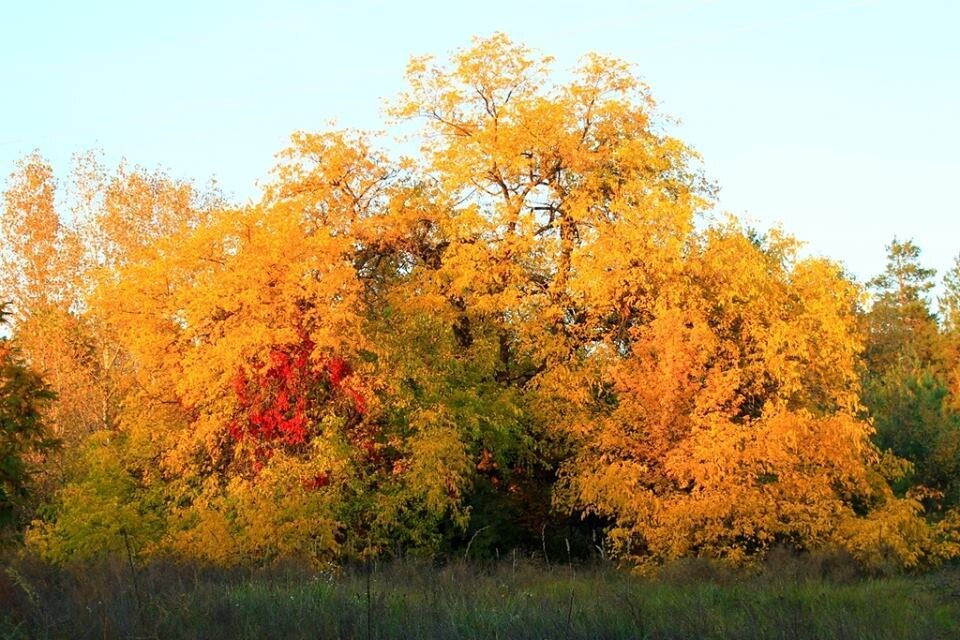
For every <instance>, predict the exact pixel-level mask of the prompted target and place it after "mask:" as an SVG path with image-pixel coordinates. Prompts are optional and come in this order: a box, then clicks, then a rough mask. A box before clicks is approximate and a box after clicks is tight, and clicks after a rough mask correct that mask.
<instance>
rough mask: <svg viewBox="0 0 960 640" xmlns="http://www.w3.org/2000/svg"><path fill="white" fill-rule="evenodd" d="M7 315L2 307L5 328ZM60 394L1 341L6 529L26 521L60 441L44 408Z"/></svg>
mask: <svg viewBox="0 0 960 640" xmlns="http://www.w3.org/2000/svg"><path fill="white" fill-rule="evenodd" d="M6 316H7V312H6V306H5V305H0V326H2V325H3V324H4V323H5V321H6ZM54 398H55V395H54V393H53V392H52V391H51V390H50V388H49V387H48V386H47V385H46V383H45V382H44V381H43V380H42V379H41V378H40V376H39V375H37V374H36V373H35V372H34V371H32V370H31V369H30V368H29V367H27V366H26V365H25V364H24V363H23V361H22V360H21V359H20V357H19V354H18V353H17V350H16V349H15V348H14V346H13V345H12V344H11V343H10V341H9V340H8V339H5V338H4V339H0V532H7V531H9V530H11V529H13V530H18V529H19V528H20V526H21V525H23V524H24V522H23V507H24V506H25V505H26V504H27V501H28V498H29V497H30V490H31V488H32V483H33V477H34V474H35V473H36V462H37V460H38V459H39V458H40V457H42V456H43V454H44V453H45V452H47V451H49V450H51V449H53V448H54V447H56V446H57V444H58V443H57V441H56V440H55V439H53V438H51V437H50V436H49V434H48V433H47V429H46V426H45V424H44V421H43V410H44V408H45V407H46V406H47V405H48V404H49V403H50V402H51V401H52V400H53V399H54Z"/></svg>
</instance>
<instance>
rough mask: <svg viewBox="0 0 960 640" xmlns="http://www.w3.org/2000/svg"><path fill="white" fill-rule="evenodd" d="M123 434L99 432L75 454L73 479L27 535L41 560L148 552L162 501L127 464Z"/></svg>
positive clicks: (156, 531)
mask: <svg viewBox="0 0 960 640" xmlns="http://www.w3.org/2000/svg"><path fill="white" fill-rule="evenodd" d="M125 440H126V438H125V436H124V435H123V434H119V433H111V432H107V431H101V432H98V433H96V434H94V435H92V436H91V437H90V438H89V439H88V440H87V442H86V443H85V445H84V447H83V449H81V450H80V451H79V452H77V454H78V455H77V458H76V459H75V460H74V462H73V466H74V468H73V469H72V470H71V476H72V478H73V481H72V482H70V483H69V484H68V485H67V486H65V487H64V488H63V489H62V490H61V491H60V492H59V493H58V495H57V502H56V503H55V504H52V505H49V506H48V507H47V510H48V511H49V512H50V514H51V515H50V516H49V517H48V518H47V519H46V520H45V521H40V522H37V523H35V526H34V527H33V528H31V529H30V530H29V531H28V532H27V542H28V543H29V544H30V545H31V546H32V547H33V548H34V549H36V550H37V551H39V552H40V553H41V555H43V556H44V557H46V558H48V559H50V560H55V561H58V562H64V561H66V560H86V559H89V558H95V557H98V556H103V555H108V554H126V553H129V552H132V553H134V554H140V553H141V552H143V551H146V550H149V547H150V545H151V544H152V543H154V542H155V541H156V540H157V539H158V537H159V535H160V533H161V531H162V529H163V517H162V513H163V512H162V507H163V501H162V499H161V498H160V496H159V495H158V494H157V490H156V488H154V489H153V490H149V489H144V488H143V486H142V484H141V482H140V481H139V480H138V478H137V475H139V472H138V470H137V469H136V467H135V466H133V465H131V464H130V460H129V458H130V453H129V451H130V449H128V448H127V447H126V446H125V444H126V443H125Z"/></svg>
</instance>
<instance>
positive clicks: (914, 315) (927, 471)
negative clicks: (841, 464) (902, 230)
mask: <svg viewBox="0 0 960 640" xmlns="http://www.w3.org/2000/svg"><path fill="white" fill-rule="evenodd" d="M888 252H889V253H888V262H887V269H886V271H885V272H884V273H883V274H880V275H879V276H877V277H876V278H874V279H873V280H871V281H870V287H871V288H873V290H874V292H875V294H874V295H875V299H874V301H873V305H872V307H871V308H870V310H869V312H868V313H867V314H866V317H865V322H866V325H867V350H866V365H867V366H866V369H865V372H864V394H863V400H864V404H865V405H866V408H867V410H868V411H869V414H870V415H871V416H872V418H873V421H874V426H875V428H876V435H875V438H874V440H875V441H876V443H877V445H878V446H879V447H881V448H882V449H884V450H888V451H890V452H891V453H893V454H894V455H896V456H898V457H900V458H903V459H904V460H907V461H908V462H909V463H910V464H911V465H912V469H911V472H910V473H908V474H907V475H906V476H905V477H904V478H902V479H901V480H900V482H899V483H898V484H899V488H900V490H901V491H907V490H908V489H909V490H910V491H912V492H913V493H915V494H918V495H922V496H923V497H924V500H923V502H924V504H925V505H926V506H927V507H928V509H930V510H942V509H944V508H949V507H953V506H956V505H958V504H960V502H958V501H960V493H958V487H957V485H956V480H955V478H956V473H957V471H958V470H960V431H958V426H960V415H958V414H957V413H956V412H955V411H954V410H952V409H951V407H950V395H949V389H948V381H949V376H950V371H949V368H950V367H949V361H950V356H949V333H948V332H946V331H945V332H941V330H940V326H939V325H938V323H937V318H936V316H935V315H934V314H933V312H932V311H931V309H930V301H929V297H928V296H929V292H930V291H931V290H932V289H933V276H934V271H933V270H932V269H927V268H924V267H923V266H921V264H920V261H919V258H920V249H919V248H918V247H917V246H916V245H914V244H913V243H912V242H910V241H907V242H904V243H901V242H898V241H897V240H896V239H894V241H893V242H892V243H891V244H890V245H889V247H888ZM947 280H948V283H947V284H948V285H949V274H948V278H947ZM946 300H947V302H946V304H944V303H943V302H942V303H941V306H942V307H943V309H942V311H945V312H946V313H945V317H944V320H945V322H948V321H949V313H950V312H949V309H950V306H949V288H948V289H947V298H946ZM945 326H946V325H945Z"/></svg>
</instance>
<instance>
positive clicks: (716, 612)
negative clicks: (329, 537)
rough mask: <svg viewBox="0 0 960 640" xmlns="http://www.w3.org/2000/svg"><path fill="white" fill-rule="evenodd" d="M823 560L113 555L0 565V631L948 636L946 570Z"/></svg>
mask: <svg viewBox="0 0 960 640" xmlns="http://www.w3.org/2000/svg"><path fill="white" fill-rule="evenodd" d="M833 564H837V563H836V562H834V563H833ZM833 564H831V562H824V561H823V560H822V559H821V560H815V559H806V560H794V559H783V558H779V559H775V560H774V561H773V562H772V563H771V565H770V566H768V567H767V568H766V569H765V570H764V571H762V572H760V573H756V574H753V575H749V576H747V575H742V574H736V573H732V572H730V571H727V570H725V569H723V567H718V566H716V565H711V564H710V563H705V562H700V561H692V562H684V563H678V564H677V565H675V566H672V567H668V568H667V569H666V570H665V571H664V573H663V575H662V576H661V578H660V579H658V580H644V579H640V578H637V577H635V576H633V575H630V574H628V573H625V572H621V571H617V570H615V569H613V568H611V567H609V566H595V565H593V566H579V567H569V566H567V567H559V566H551V567H548V566H543V565H542V564H536V563H530V562H519V563H513V562H509V561H508V562H503V563H501V564H497V565H479V564H463V563H457V564H450V565H447V566H443V567H437V566H434V565H431V564H428V563H418V562H412V561H405V562H393V563H390V564H387V565H376V566H372V567H370V570H369V572H368V571H367V570H366V568H364V567H354V568H347V569H345V570H343V571H341V572H336V573H334V572H321V571H313V570H307V569H304V568H302V567H298V566H296V565H293V564H291V565H287V566H282V567H273V568H271V569H264V570H255V571H251V570H239V569H237V570H225V569H217V568H204V567H199V566H194V565H184V564H178V563H176V562H170V561H166V562H159V561H157V562H153V563H150V564H148V565H146V566H141V567H138V568H137V570H136V580H134V577H133V574H132V573H131V569H130V567H129V565H127V564H125V563H124V561H123V560H122V559H116V560H114V561H103V562H100V563H98V564H96V565H88V566H83V567H81V566H77V567H71V568H68V569H58V568H55V567H50V566H47V565H43V564H40V563H37V562H36V561H30V560H25V559H18V560H15V561H9V562H7V563H6V565H5V567H4V569H3V570H2V571H0V620H2V621H0V637H5V638H71V639H74V638H76V639H83V638H90V639H94V638H96V639H102V638H144V639H145V638H163V639H164V640H166V639H175V638H231V639H233V638H237V639H240V638H310V639H316V638H363V639H365V638H518V639H523V638H531V639H532V638H538V639H543V638H657V639H669V638H744V639H749V638H764V639H768V638H784V639H804V638H811V639H813V638H817V639H829V638H844V639H855V638H891V639H893V638H897V639H901V638H906V639H909V638H930V639H934V638H936V639H940V638H950V637H960V571H958V570H956V569H953V570H946V571H943V572H940V573H936V574H931V575H927V576H920V577H893V578H864V577H862V576H857V575H854V574H852V573H851V572H850V571H849V570H848V568H844V567H843V566H842V565H843V563H842V562H840V563H839V564H840V565H841V567H840V570H839V571H838V570H837V569H836V567H835V566H833ZM368 585H369V591H368ZM138 593H139V601H138ZM368 593H369V595H368Z"/></svg>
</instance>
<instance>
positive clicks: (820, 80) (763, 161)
mask: <svg viewBox="0 0 960 640" xmlns="http://www.w3.org/2000/svg"><path fill="white" fill-rule="evenodd" d="M494 31H504V32H506V33H507V34H508V35H509V36H510V37H512V38H514V39H515V40H519V41H522V42H525V43H526V44H528V45H530V46H532V47H535V48H538V49H540V50H541V51H543V52H544V53H549V54H552V55H554V56H556V57H557V59H558V65H559V66H561V67H567V66H570V65H572V64H573V63H574V62H575V61H576V59H577V58H578V57H579V56H580V55H582V54H583V53H586V52H588V51H599V52H601V53H606V54H612V55H615V56H618V57H621V58H624V59H626V60H628V61H631V62H633V63H635V64H636V68H637V70H638V72H639V73H640V75H641V76H642V77H643V78H644V79H645V80H646V81H647V82H648V83H649V84H650V85H651V87H652V89H653V93H654V96H655V97H656V98H657V99H658V101H659V103H660V105H661V108H662V110H663V111H664V112H666V113H668V114H670V115H672V116H675V117H677V118H680V119H681V120H682V124H681V125H680V126H679V127H678V128H677V129H676V134H677V135H679V136H680V137H681V138H683V139H684V140H685V141H687V142H688V143H690V144H692V145H693V146H694V147H696V148H697V149H698V150H699V151H700V152H701V153H702V154H703V156H704V162H705V167H706V170H707V173H708V175H709V176H710V177H711V178H713V179H714V180H715V181H716V182H717V183H718V184H719V185H720V187H721V192H720V195H721V206H722V207H723V208H724V209H727V210H730V211H733V212H734V213H737V214H740V215H743V214H746V215H748V216H749V217H750V218H752V219H753V220H754V221H755V222H756V223H757V224H758V225H760V226H764V227H765V226H769V225H771V224H774V223H776V222H781V223H782V224H783V226H784V227H785V228H786V229H787V230H788V231H790V232H792V233H794V234H795V235H797V236H798V237H800V238H801V239H804V240H806V241H808V243H809V247H810V250H811V251H812V252H814V253H818V254H825V255H828V256H831V257H834V258H838V259H841V260H843V261H844V262H845V263H846V264H847V266H848V267H849V268H850V270H851V271H852V272H853V273H854V274H855V275H857V276H858V277H860V278H861V279H863V278H867V277H869V276H870V275H872V274H874V273H876V272H877V271H879V270H881V269H882V268H883V264H884V245H885V244H886V243H888V242H889V240H890V239H891V238H892V237H893V236H894V235H895V234H896V235H898V236H899V237H900V238H908V237H912V238H914V239H915V240H916V241H917V243H918V244H919V245H920V246H921V247H922V249H923V251H924V256H925V260H926V262H927V263H928V264H929V265H930V266H933V267H935V268H937V270H938V271H939V272H940V273H941V274H942V272H943V271H944V270H945V269H946V268H947V267H948V266H949V265H950V264H951V263H952V260H953V256H955V255H956V254H957V253H958V252H960V204H958V195H957V193H956V191H957V185H958V184H960V158H958V150H960V121H958V118H960V2H954V1H951V0H916V1H913V2H910V1H906V0H903V1H899V2H897V1H894V0H876V1H868V0H862V1H845V0H835V1H827V0H810V1H807V2H800V1H793V2H787V1H777V2H774V1H772V0H771V1H769V2H759V1H754V2H748V1H745V0H743V1H737V0H690V1H684V0H678V1H675V2H667V1H663V0H659V1H656V0H644V1H636V0H635V1H634V2H626V1H625V2H604V1H601V0H595V1H592V2H568V1H562V0H553V1H550V2H532V1H527V2H523V1H519V0H517V1H515V2H503V1H500V0H484V1H483V2H472V3H458V2H450V1H447V2H414V1H408V2H386V1H375V0H364V1H356V2H291V1H280V0H275V1H273V2H240V1H231V2H200V1H199V0H196V1H194V2H184V1H179V0H177V1H172V0H168V1H165V2H156V1H154V2H132V1H126V2H119V1H118V2H78V1H69V2H67V1H64V2H52V1H43V0H33V1H27V0H22V1H19V2H18V1H16V0H0V174H2V175H3V176H6V175H7V174H9V173H10V171H11V170H12V169H13V164H14V162H15V160H16V158H17V157H19V156H21V155H22V154H24V153H27V152H29V151H31V150H33V149H34V148H39V149H40V151H41V152H42V153H43V154H44V155H46V156H47V157H48V158H49V159H50V160H51V161H52V162H53V163H54V165H55V168H56V169H57V171H58V172H60V173H61V174H62V173H65V172H66V171H67V170H68V169H69V158H70V155H71V154H72V153H73V152H76V151H82V150H85V149H89V148H92V147H99V148H102V149H103V150H104V151H105V152H106V154H107V157H108V159H109V160H111V161H115V160H116V159H118V158H119V157H121V156H125V157H126V158H127V159H128V160H130V161H132V162H135V163H139V164H143V165H145V166H148V167H151V168H152V167H156V166H161V167H164V168H166V169H169V170H170V171H171V173H173V174H174V175H177V176H182V177H192V178H196V179H198V180H201V181H205V180H206V179H208V178H210V177H211V176H214V175H215V176H216V177H217V179H218V180H219V181H220V183H221V184H222V186H223V187H224V189H225V190H226V191H227V192H228V193H232V194H233V195H234V196H235V197H236V198H237V199H240V200H243V199H247V198H249V197H252V196H253V195H255V194H256V192H257V191H256V188H255V185H254V183H255V181H256V180H257V179H260V178H262V177H263V176H264V175H265V173H266V171H267V170H268V169H269V167H271V166H272V164H273V154H274V153H275V152H276V151H278V150H279V149H280V148H282V147H283V146H284V145H285V143H286V140H287V137H288V135H289V134H290V133H291V132H293V131H295V130H298V129H302V130H321V129H324V128H327V123H328V122H329V121H330V120H331V119H336V120H337V124H338V125H339V126H347V127H357V128H382V127H383V118H382V117H381V115H380V107H381V98H385V97H390V96H393V95H395V94H396V93H397V92H398V91H399V90H400V89H402V87H403V70H404V67H405V65H406V62H407V60H408V58H409V57H410V56H411V55H414V54H421V53H433V54H436V55H438V56H440V57H442V56H444V55H445V54H446V53H448V52H450V51H451V50H453V49H455V48H459V47H461V46H464V45H466V44H468V43H469V40H470V37H471V36H473V35H489V34H491V33H492V32H494Z"/></svg>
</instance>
